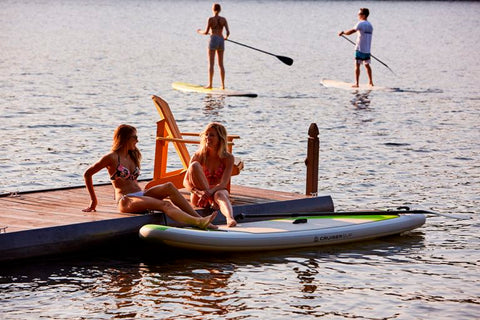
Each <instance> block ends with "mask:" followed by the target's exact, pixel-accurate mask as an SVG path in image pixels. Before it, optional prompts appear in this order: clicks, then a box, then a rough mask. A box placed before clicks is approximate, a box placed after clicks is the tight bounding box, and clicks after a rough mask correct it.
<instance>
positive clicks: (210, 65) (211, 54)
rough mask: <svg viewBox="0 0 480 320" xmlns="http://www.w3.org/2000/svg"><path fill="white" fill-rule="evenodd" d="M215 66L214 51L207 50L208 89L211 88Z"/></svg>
mask: <svg viewBox="0 0 480 320" xmlns="http://www.w3.org/2000/svg"><path fill="white" fill-rule="evenodd" d="M214 64H215V50H210V49H208V86H207V88H208V89H211V88H212V87H213V67H214Z"/></svg>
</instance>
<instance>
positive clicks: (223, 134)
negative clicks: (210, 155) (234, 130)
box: [198, 122, 227, 163]
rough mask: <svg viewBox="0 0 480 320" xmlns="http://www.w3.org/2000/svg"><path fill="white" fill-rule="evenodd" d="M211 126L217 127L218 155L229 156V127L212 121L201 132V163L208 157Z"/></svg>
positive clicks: (221, 156) (199, 152)
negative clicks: (208, 136) (208, 138)
mask: <svg viewBox="0 0 480 320" xmlns="http://www.w3.org/2000/svg"><path fill="white" fill-rule="evenodd" d="M211 128H213V129H215V131H216V132H217V135H218V156H219V157H220V158H225V157H226V156H227V129H225V127H224V126H223V125H222V124H220V123H218V122H211V123H209V124H208V125H207V126H206V127H205V129H204V130H203V132H202V133H201V134H200V138H201V140H200V148H199V151H198V154H199V155H200V159H201V163H205V160H206V158H207V131H208V130H210V129H211Z"/></svg>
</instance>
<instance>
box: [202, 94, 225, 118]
mask: <svg viewBox="0 0 480 320" xmlns="http://www.w3.org/2000/svg"><path fill="white" fill-rule="evenodd" d="M224 108H225V96H221V95H211V94H209V95H206V96H205V98H204V99H203V113H204V114H205V115H206V116H208V117H218V116H219V115H220V112H221V111H222V109H224Z"/></svg>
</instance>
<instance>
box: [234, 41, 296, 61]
mask: <svg viewBox="0 0 480 320" xmlns="http://www.w3.org/2000/svg"><path fill="white" fill-rule="evenodd" d="M227 41H230V42H232V43H235V44H238V45H240V46H244V47H247V48H249V49H253V50H257V51H260V52H262V53H266V54H269V55H271V56H274V57H277V58H278V59H279V60H280V61H282V62H283V63H285V64H287V65H289V66H291V65H292V64H293V59H292V58H289V57H284V56H278V55H276V54H273V53H271V52H267V51H264V50H260V49H257V48H254V47H251V46H248V45H246V44H243V43H240V42H237V41H233V40H230V39H227Z"/></svg>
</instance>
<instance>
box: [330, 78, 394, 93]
mask: <svg viewBox="0 0 480 320" xmlns="http://www.w3.org/2000/svg"><path fill="white" fill-rule="evenodd" d="M321 83H322V85H323V86H324V87H327V88H336V89H343V90H351V91H355V90H357V91H359V90H361V91H375V90H378V91H397V89H395V88H388V87H378V86H373V87H372V86H370V85H368V84H360V86H359V87H352V86H353V83H349V82H344V81H338V80H330V79H323V80H322V82H321Z"/></svg>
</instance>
